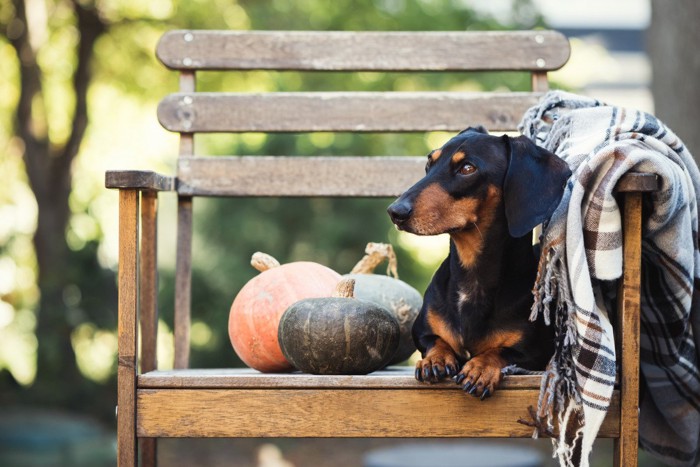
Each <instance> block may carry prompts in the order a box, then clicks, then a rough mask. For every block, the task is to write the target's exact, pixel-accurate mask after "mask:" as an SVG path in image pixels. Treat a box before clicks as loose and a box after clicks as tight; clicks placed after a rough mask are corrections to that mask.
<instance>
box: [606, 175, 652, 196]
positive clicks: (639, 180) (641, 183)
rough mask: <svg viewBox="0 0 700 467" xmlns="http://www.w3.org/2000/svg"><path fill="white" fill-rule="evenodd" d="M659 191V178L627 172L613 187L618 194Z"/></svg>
mask: <svg viewBox="0 0 700 467" xmlns="http://www.w3.org/2000/svg"><path fill="white" fill-rule="evenodd" d="M658 189H659V177H658V176H657V175H656V174H652V173H642V172H628V173H627V174H625V175H624V176H623V177H622V178H620V180H618V182H617V185H615V191H616V192H618V193H629V192H640V193H641V192H651V191H656V190H658Z"/></svg>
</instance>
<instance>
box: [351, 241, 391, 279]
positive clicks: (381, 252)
mask: <svg viewBox="0 0 700 467" xmlns="http://www.w3.org/2000/svg"><path fill="white" fill-rule="evenodd" d="M365 253H366V254H365V256H363V257H362V259H361V260H360V261H358V263H357V264H356V265H355V267H354V268H352V271H350V274H372V273H373V272H374V269H375V268H376V267H377V266H379V265H380V264H381V263H382V262H383V261H384V260H385V259H386V260H388V262H389V264H388V265H387V268H386V274H387V276H394V278H395V279H398V278H399V273H398V271H397V270H396V253H394V248H393V247H392V246H391V245H390V244H388V243H373V242H370V243H368V244H367V248H365Z"/></svg>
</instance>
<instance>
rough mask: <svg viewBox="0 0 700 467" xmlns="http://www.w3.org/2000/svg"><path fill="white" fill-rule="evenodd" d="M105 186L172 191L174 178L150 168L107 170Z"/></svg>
mask: <svg viewBox="0 0 700 467" xmlns="http://www.w3.org/2000/svg"><path fill="white" fill-rule="evenodd" d="M105 187H106V188H123V189H136V190H155V191H173V190H174V189H175V179H174V178H173V177H169V176H167V175H161V174H159V173H156V172H153V171H150V170H108V171H107V172H106V173H105Z"/></svg>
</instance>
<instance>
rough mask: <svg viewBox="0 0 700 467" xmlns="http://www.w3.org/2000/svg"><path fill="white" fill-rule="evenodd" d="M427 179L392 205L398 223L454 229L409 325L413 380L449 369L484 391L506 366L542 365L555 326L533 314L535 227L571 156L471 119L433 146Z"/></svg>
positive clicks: (416, 229) (548, 209) (473, 389)
mask: <svg viewBox="0 0 700 467" xmlns="http://www.w3.org/2000/svg"><path fill="white" fill-rule="evenodd" d="M425 171H426V175H425V177H424V178H423V179H421V180H420V181H419V182H417V183H416V184H415V185H413V186H412V187H411V188H409V189H408V190H407V191H406V192H405V193H404V194H403V195H401V197H399V198H398V199H397V200H396V201H394V203H392V204H391V206H389V208H388V209H387V211H388V213H389V216H390V217H391V220H392V221H393V222H394V224H396V226H397V227H398V228H399V229H400V230H404V231H406V232H410V233H414V234H416V235H437V234H442V233H448V234H449V235H450V251H449V255H448V256H447V258H446V259H445V261H444V262H443V263H442V265H441V266H440V267H439V269H438V270H437V272H436V273H435V275H434V276H433V279H432V281H431V283H430V285H429V286H428V289H427V290H426V292H425V298H424V302H423V307H422V309H421V311H420V314H419V315H418V317H417V319H416V321H415V324H414V325H413V339H414V341H415V343H416V346H417V347H418V349H419V350H420V351H421V354H422V360H420V361H419V362H418V363H417V365H416V379H418V380H419V381H426V382H437V381H439V380H441V379H443V378H445V377H452V378H453V379H454V380H455V382H456V383H457V384H459V385H462V384H463V389H464V390H465V391H468V392H469V393H470V394H472V395H474V396H478V397H480V398H481V399H484V398H486V397H489V396H490V395H492V394H493V393H494V391H495V389H496V387H497V386H498V385H499V383H500V382H501V379H502V378H503V376H502V371H501V370H502V369H503V368H504V367H506V366H508V365H511V364H514V365H517V366H519V367H521V368H526V369H530V370H542V369H544V367H545V366H546V364H547V361H548V360H549V358H550V357H551V355H552V353H553V349H554V338H553V331H552V329H551V326H545V325H544V324H543V323H542V322H541V320H538V322H537V323H531V322H529V319H528V318H529V315H530V307H531V306H532V302H533V297H532V287H533V285H534V282H535V276H536V272H537V260H536V258H535V254H534V252H533V246H532V229H533V228H534V227H535V226H537V225H538V224H540V223H542V222H543V221H545V220H547V219H548V218H549V217H550V216H551V214H552V213H553V212H554V209H555V208H556V207H557V205H558V204H559V201H560V200H561V197H562V194H563V192H564V188H565V185H566V181H567V180H568V178H569V176H570V175H571V172H570V170H569V167H568V166H567V164H566V162H564V161H563V160H561V159H560V158H558V157H557V156H556V155H554V154H552V153H551V152H549V151H547V150H545V149H543V148H540V147H538V146H536V145H535V144H534V143H532V142H531V141H530V140H529V139H527V138H526V137H524V136H520V137H517V138H511V137H509V136H502V137H498V136H493V135H489V134H488V132H487V131H486V130H485V129H484V128H482V127H477V128H471V127H470V128H467V129H466V130H464V131H462V132H461V133H459V134H458V135H457V136H455V137H454V138H452V139H450V140H449V141H448V142H447V143H446V144H445V145H444V146H443V147H442V148H440V149H435V150H434V151H432V152H430V154H428V163H427V165H426V167H425Z"/></svg>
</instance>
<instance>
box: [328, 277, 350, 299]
mask: <svg viewBox="0 0 700 467" xmlns="http://www.w3.org/2000/svg"><path fill="white" fill-rule="evenodd" d="M331 297H335V298H355V279H350V278H347V277H346V278H345V279H342V280H341V281H340V282H338V285H336V286H335V290H334V291H333V294H332V295H331Z"/></svg>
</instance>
